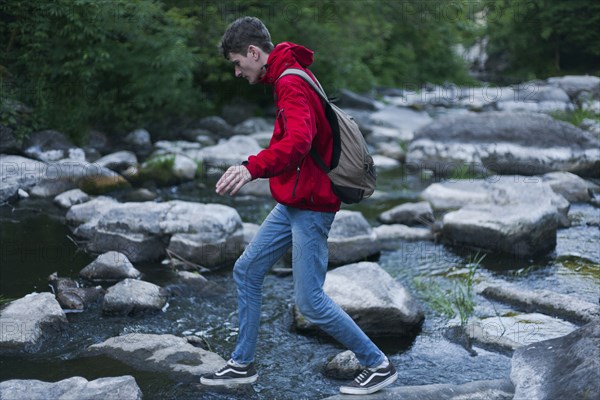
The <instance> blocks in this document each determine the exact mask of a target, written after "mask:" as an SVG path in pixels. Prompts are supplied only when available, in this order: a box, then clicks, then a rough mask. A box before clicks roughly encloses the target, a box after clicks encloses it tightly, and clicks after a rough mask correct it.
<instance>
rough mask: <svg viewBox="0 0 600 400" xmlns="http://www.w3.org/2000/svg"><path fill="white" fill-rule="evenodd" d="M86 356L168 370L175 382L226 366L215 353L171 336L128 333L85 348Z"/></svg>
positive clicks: (140, 368) (196, 379)
mask: <svg viewBox="0 0 600 400" xmlns="http://www.w3.org/2000/svg"><path fill="white" fill-rule="evenodd" d="M87 351H88V354H89V355H105V356H108V357H111V358H114V359H117V360H119V361H121V362H123V363H125V364H127V365H130V366H132V367H134V368H136V369H139V370H143V371H153V372H161V373H165V372H166V373H168V374H169V375H172V376H173V377H174V378H176V379H177V380H178V381H188V382H197V381H198V380H199V377H200V376H201V375H204V374H207V373H211V372H214V371H215V370H217V369H219V368H221V367H222V366H223V365H225V360H224V359H223V358H221V357H220V356H218V355H217V354H215V353H211V352H209V351H206V350H203V349H201V348H198V347H194V346H192V345H191V344H190V343H188V341H187V340H186V339H184V338H180V337H177V336H173V335H153V334H144V333H130V334H127V335H123V336H117V337H113V338H110V339H108V340H106V341H104V342H102V343H98V344H94V345H92V346H90V347H89V348H88V350H87Z"/></svg>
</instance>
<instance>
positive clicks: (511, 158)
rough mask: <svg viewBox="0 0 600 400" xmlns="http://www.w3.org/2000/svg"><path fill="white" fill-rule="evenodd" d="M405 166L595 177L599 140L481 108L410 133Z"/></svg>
mask: <svg viewBox="0 0 600 400" xmlns="http://www.w3.org/2000/svg"><path fill="white" fill-rule="evenodd" d="M406 161H407V164H408V165H409V166H412V167H416V168H419V169H423V168H426V169H430V170H433V171H434V172H435V173H436V174H438V175H442V176H444V175H445V176H449V175H452V174H455V173H456V172H457V171H458V170H462V169H464V168H465V166H468V167H469V168H471V169H473V170H474V171H475V172H484V173H488V172H489V171H493V172H495V173H499V174H519V175H536V174H543V173H546V172H551V171H569V172H573V173H576V174H578V175H589V176H599V174H600V172H598V171H600V141H599V140H598V138H596V137H594V136H593V135H591V134H589V133H588V132H585V131H583V130H581V129H579V128H577V127H575V126H573V125H571V124H569V123H567V122H563V121H557V120H555V119H553V118H552V117H550V116H548V115H544V114H538V113H509V112H484V113H480V114H474V115H472V114H469V115H449V116H444V117H440V118H438V119H436V120H434V121H433V122H432V123H430V124H428V125H427V126H424V127H423V128H421V129H419V130H418V131H417V132H416V133H415V138H414V140H413V141H412V142H411V143H410V145H409V149H408V154H407V158H406Z"/></svg>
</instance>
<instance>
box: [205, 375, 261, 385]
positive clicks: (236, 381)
mask: <svg viewBox="0 0 600 400" xmlns="http://www.w3.org/2000/svg"><path fill="white" fill-rule="evenodd" d="M257 379H258V375H254V376H249V377H248V378H229V379H206V378H204V377H202V378H200V383H201V384H203V385H207V386H228V385H244V384H248V383H254V382H256V380H257Z"/></svg>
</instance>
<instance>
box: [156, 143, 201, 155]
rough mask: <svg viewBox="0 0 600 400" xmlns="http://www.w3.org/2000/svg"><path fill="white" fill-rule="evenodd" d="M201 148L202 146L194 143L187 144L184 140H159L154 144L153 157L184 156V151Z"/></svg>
mask: <svg viewBox="0 0 600 400" xmlns="http://www.w3.org/2000/svg"><path fill="white" fill-rule="evenodd" d="M201 148H202V144H200V143H198V142H196V141H194V142H188V141H185V140H176V141H168V140H159V141H158V142H156V143H154V153H153V155H163V154H185V152H186V151H190V150H200V149H201Z"/></svg>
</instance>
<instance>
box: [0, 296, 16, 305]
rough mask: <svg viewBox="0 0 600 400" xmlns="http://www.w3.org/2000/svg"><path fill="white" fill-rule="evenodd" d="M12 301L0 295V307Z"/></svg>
mask: <svg viewBox="0 0 600 400" xmlns="http://www.w3.org/2000/svg"><path fill="white" fill-rule="evenodd" d="M13 300H14V299H9V298H8V297H4V296H3V295H1V294H0V306H3V305H5V304H8V303H10V302H11V301H13Z"/></svg>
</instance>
